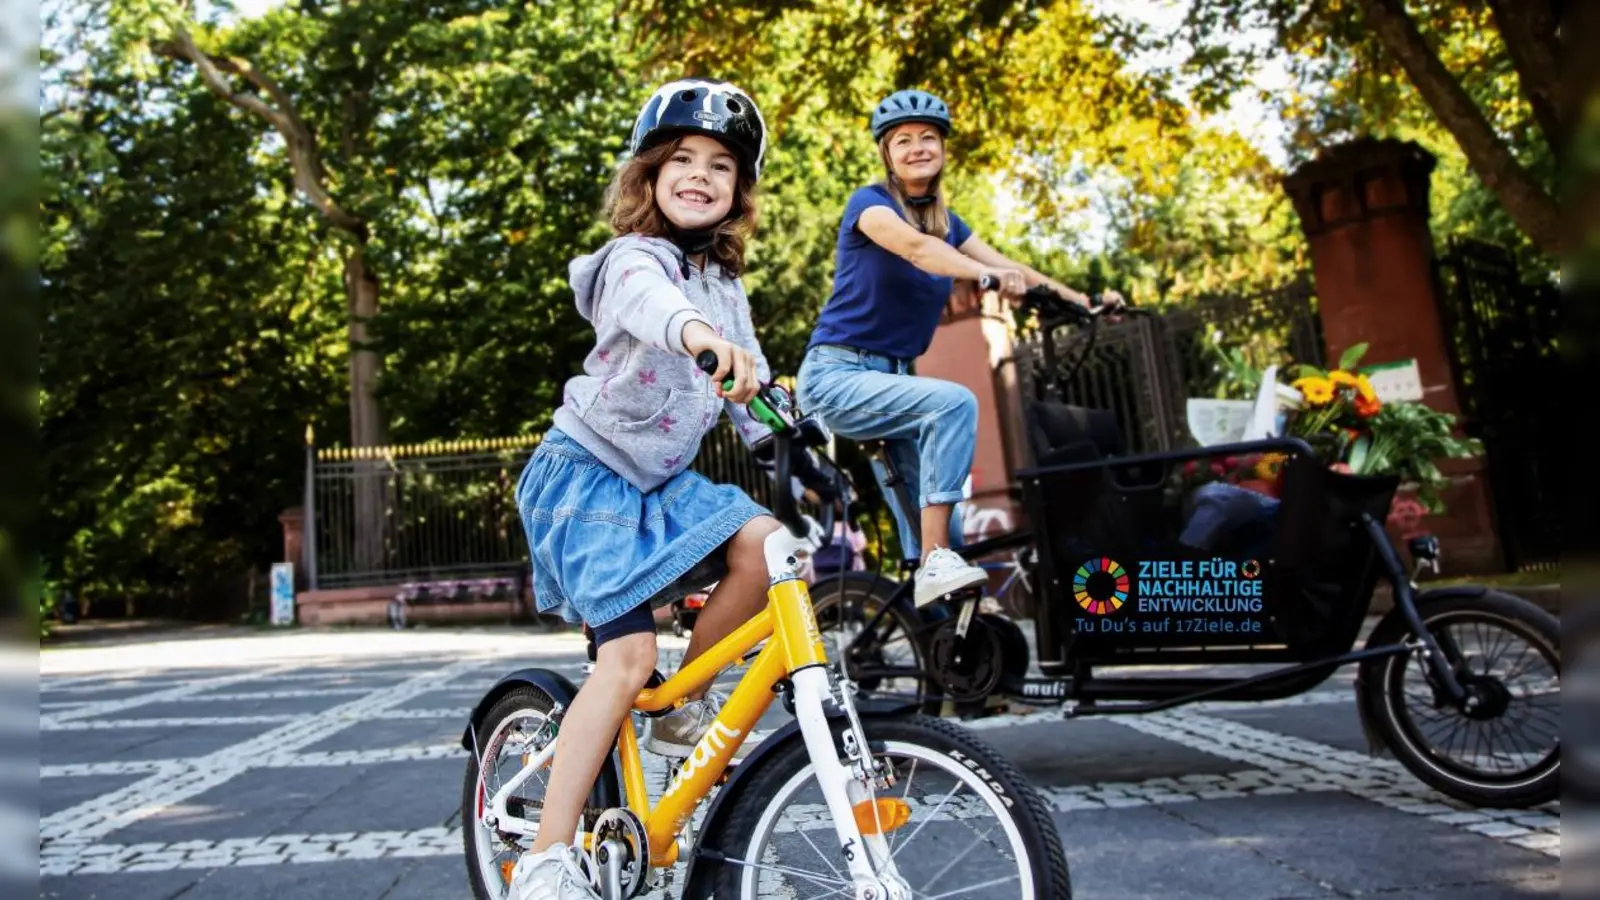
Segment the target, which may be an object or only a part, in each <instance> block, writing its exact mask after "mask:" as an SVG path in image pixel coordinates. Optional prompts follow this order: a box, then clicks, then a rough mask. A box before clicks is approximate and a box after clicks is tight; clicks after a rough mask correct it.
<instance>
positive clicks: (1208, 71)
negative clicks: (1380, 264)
mask: <svg viewBox="0 0 1600 900" xmlns="http://www.w3.org/2000/svg"><path fill="white" fill-rule="evenodd" d="M1562 16H1563V5H1562V4H1560V3H1557V2H1554V0H1471V2H1460V0H1411V2H1409V3H1408V2H1404V0H1315V2H1312V3H1309V4H1307V3H1294V2H1289V0H1241V2H1235V0H1191V2H1190V4H1189V7H1188V15H1187V22H1186V29H1185V30H1184V32H1183V34H1182V35H1181V36H1180V38H1179V39H1180V40H1183V41H1186V42H1188V44H1189V46H1190V49H1191V52H1190V54H1189V58H1188V61H1187V63H1186V69H1187V71H1188V73H1189V74H1191V75H1193V76H1195V77H1197V78H1198V79H1199V80H1200V85H1199V89H1198V90H1197V91H1196V98H1197V101H1198V102H1199V103H1201V104H1202V105H1203V106H1204V107H1206V108H1215V107H1217V106H1218V105H1220V104H1221V103H1223V102H1224V101H1225V98H1226V97H1228V96H1229V95H1230V94H1231V93H1232V92H1234V91H1236V90H1240V89H1244V88H1245V87H1246V86H1247V85H1248V83H1249V81H1250V79H1251V78H1252V77H1253V75H1254V74H1255V73H1256V72H1257V71H1258V67H1259V65H1260V63H1261V62H1262V60H1263V57H1264V56H1266V55H1269V54H1279V55H1281V56H1282V58H1283V59H1285V60H1286V61H1287V62H1288V63H1289V64H1290V67H1291V69H1292V71H1293V72H1294V73H1295V74H1296V75H1297V76H1298V77H1299V80H1300V89H1299V91H1297V92H1295V93H1294V94H1292V95H1290V96H1287V97H1279V98H1274V99H1276V100H1277V101H1278V102H1280V103H1281V105H1282V107H1283V108H1284V111H1285V113H1286V115H1287V116H1288V117H1289V118H1290V120H1291V121H1292V122H1293V123H1294V124H1295V126H1296V135H1295V140H1296V144H1297V146H1298V147H1299V148H1300V149H1301V150H1302V152H1304V151H1305V150H1308V149H1310V148H1313V147H1315V146H1317V145H1319V144H1323V143H1326V142H1330V141H1333V140H1338V139H1341V138H1343V137H1347V136H1351V135H1358V134H1373V135H1378V136H1390V135H1393V136H1401V137H1418V138H1419V139H1421V140H1423V141H1424V142H1425V143H1427V144H1428V145H1429V146H1430V149H1433V150H1435V152H1439V153H1442V154H1443V155H1445V156H1447V160H1446V162H1447V165H1446V167H1445V169H1446V177H1447V178H1449V177H1452V172H1451V170H1452V169H1455V170H1456V171H1460V170H1470V171H1471V173H1472V174H1473V175H1474V176H1475V178H1476V181H1477V183H1478V185H1481V190H1482V191H1483V192H1485V193H1486V194H1488V195H1489V196H1492V197H1493V198H1494V200H1495V201H1496V202H1497V203H1498V205H1499V207H1500V208H1501V209H1502V210H1503V211H1504V215H1505V217H1506V218H1507V219H1508V220H1509V222H1510V223H1511V227H1512V228H1514V229H1515V232H1517V233H1520V234H1521V235H1523V236H1525V239H1526V241H1527V242H1528V243H1529V244H1530V245H1531V246H1532V247H1534V248H1537V250H1538V251H1539V252H1541V253H1543V254H1545V255H1546V256H1547V258H1549V257H1555V256H1557V255H1559V253H1560V251H1561V246H1562V238H1561V231H1560V228H1559V226H1558V222H1559V216H1558V212H1557V209H1558V207H1557V203H1556V200H1555V189H1554V178H1555V171H1556V168H1557V166H1558V164H1559V162H1560V160H1561V159H1562V158H1563V157H1564V156H1565V155H1566V154H1567V152H1568V149H1569V145H1570V143H1571V136H1572V133H1573V129H1574V127H1575V125H1576V123H1577V121H1578V118H1579V116H1580V115H1581V112H1582V108H1581V103H1582V97H1581V94H1580V92H1579V91H1578V90H1576V89H1572V88H1571V85H1570V83H1569V85H1568V89H1566V90H1563V87H1562V82H1561V80H1560V77H1559V72H1558V67H1557V60H1558V59H1559V58H1560V57H1561V55H1562V54H1563V50H1564V45H1565V48H1566V49H1570V48H1574V47H1576V46H1577V44H1575V43H1573V40H1574V39H1573V37H1572V30H1571V29H1570V28H1564V27H1563V26H1562ZM1257 28H1265V29H1268V30H1269V31H1270V32H1271V33H1272V34H1274V35H1275V38H1276V40H1275V42H1274V49H1273V50H1270V51H1268V50H1266V49H1264V48H1254V49H1251V48H1243V49H1241V48H1240V47H1239V46H1238V45H1237V44H1236V42H1235V37H1236V36H1237V35H1238V34H1239V33H1240V32H1242V31H1248V30H1252V29H1257ZM1441 145H1443V146H1441ZM1450 156H1454V157H1456V158H1458V159H1459V160H1460V161H1461V162H1460V164H1459V166H1457V165H1455V163H1454V160H1450V159H1448V157H1450ZM1455 177H1459V176H1455ZM1458 198H1459V200H1458ZM1447 199H1448V203H1447V207H1448V206H1449V205H1452V204H1455V203H1457V202H1459V206H1457V207H1456V208H1454V209H1452V210H1450V213H1451V216H1452V220H1453V221H1454V222H1457V223H1460V222H1474V221H1475V222H1481V223H1486V224H1487V227H1488V228H1489V229H1491V230H1498V226H1497V225H1496V224H1495V223H1493V222H1492V220H1491V219H1490V217H1488V216H1487V215H1486V213H1487V212H1488V210H1487V204H1486V203H1485V202H1484V198H1483V197H1481V196H1472V192H1471V191H1469V190H1467V189H1465V188H1458V189H1457V190H1455V191H1454V192H1453V193H1451V194H1447Z"/></svg>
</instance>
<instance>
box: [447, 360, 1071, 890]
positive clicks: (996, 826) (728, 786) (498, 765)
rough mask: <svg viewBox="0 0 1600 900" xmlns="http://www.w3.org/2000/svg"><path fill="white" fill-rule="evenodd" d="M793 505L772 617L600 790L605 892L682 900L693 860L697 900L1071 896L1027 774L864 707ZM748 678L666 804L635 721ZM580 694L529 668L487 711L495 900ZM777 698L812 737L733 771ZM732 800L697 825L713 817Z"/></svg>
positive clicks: (811, 530) (937, 728)
mask: <svg viewBox="0 0 1600 900" xmlns="http://www.w3.org/2000/svg"><path fill="white" fill-rule="evenodd" d="M701 365H702V367H704V366H705V362H704V361H703V360H702V361H701ZM711 365H712V367H713V368H714V366H715V362H714V360H713V361H712V363H711ZM792 408H793V407H792V403H791V402H790V401H789V399H788V398H787V396H786V395H784V394H783V393H782V392H781V389H780V388H775V387H774V388H768V389H766V390H763V391H762V392H761V394H760V395H758V396H757V398H756V399H754V400H752V401H751V403H750V405H749V409H750V411H751V413H752V414H753V415H754V416H755V417H756V418H757V419H758V420H759V421H762V422H763V423H764V424H766V425H767V426H768V427H770V428H771V429H772V430H773V436H772V441H773V442H774V447H773V448H772V449H773V451H774V452H773V458H774V461H775V463H776V468H777V472H776V475H777V483H778V484H779V485H786V484H788V483H789V473H788V460H789V449H790V444H791V442H795V441H798V442H801V443H803V444H806V445H807V446H816V445H817V444H819V443H820V438H821V435H822V432H821V429H820V428H818V427H816V426H815V425H814V424H813V423H812V422H811V421H810V420H808V419H799V420H796V419H795V418H793V417H792V416H791V415H790V412H789V411H790V410H791V409H792ZM774 495H775V496H776V497H777V501H776V502H775V504H774V506H775V507H776V509H774V514H775V515H776V516H777V517H778V519H779V520H780V521H782V522H783V523H784V525H785V526H787V527H786V528H783V529H780V530H778V531H776V532H774V533H773V534H772V536H771V537H769V538H768V539H767V542H766V547H765V554H766V560H767V567H768V571H769V572H770V573H771V585H770V587H769V588H768V592H767V597H768V603H767V608H766V609H765V610H763V611H762V612H761V613H760V614H759V615H757V616H756V617H755V618H753V619H751V620H750V621H749V622H746V623H745V624H744V625H743V626H741V627H740V628H738V629H737V630H735V631H734V632H733V633H732V634H730V635H728V637H726V638H724V639H723V640H722V641H720V642H719V643H717V644H716V645H715V646H714V647H712V648H710V649H709V650H707V651H706V652H705V653H704V654H702V655H701V656H700V657H698V658H697V659H695V660H693V661H692V662H690V663H689V664H687V665H685V666H684V667H683V668H682V669H681V670H680V671H679V672H678V673H677V674H675V675H673V676H672V677H671V678H667V679H664V680H663V679H661V678H660V676H659V674H658V676H657V677H656V678H654V679H652V681H651V685H650V686H649V687H647V688H646V689H645V690H644V691H642V692H641V693H640V694H639V697H638V699H637V700H636V701H635V702H634V707H633V715H632V716H630V717H629V720H628V721H626V722H625V723H624V724H623V727H622V728H621V730H620V731H619V733H618V735H617V745H616V752H615V753H614V754H613V755H612V756H611V758H610V759H609V760H608V762H607V763H606V764H605V765H604V766H603V767H602V769H601V772H600V776H599V778H597V779H596V781H595V784H594V786H593V788H592V790H591V792H590V795H589V799H588V803H587V805H586V806H585V809H584V815H583V817H582V819H581V822H580V826H579V834H578V835H577V836H576V840H575V846H581V847H582V848H583V849H584V851H585V857H586V862H587V866H586V869H587V872H588V874H589V876H590V878H591V880H592V883H593V886H594V888H595V889H596V891H597V892H599V894H600V896H602V897H604V898H606V900H623V898H629V897H637V896H640V895H642V894H644V893H645V892H647V891H652V890H655V889H657V888H660V887H663V886H665V885H664V882H665V880H666V878H667V875H666V873H668V872H669V871H671V870H672V869H673V867H674V866H675V865H676V864H678V863H680V862H681V863H684V864H685V871H684V872H683V885H682V891H681V896H682V897H685V898H702V897H703V898H709V897H713V896H714V897H718V898H734V897H739V898H747V900H754V898H769V897H781V898H805V897H853V898H856V900H910V898H918V900H934V898H945V897H951V898H954V897H960V898H1007V900H1019V898H1020V900H1063V898H1070V897H1071V895H1072V892H1071V885H1070V880H1069V878H1068V874H1067V863H1066V858H1065V856H1064V855H1063V853H1062V849H1061V838H1060V835H1059V834H1058V832H1057V831H1056V827H1055V824H1054V822H1053V821H1052V820H1051V817H1050V812H1049V810H1048V808H1047V807H1046V805H1045V803H1044V801H1043V799H1042V798H1041V797H1040V795H1039V794H1038V793H1037V792H1036V791H1035V790H1034V788H1033V787H1032V786H1031V785H1030V784H1028V782H1027V781H1026V780H1025V779H1024V778H1023V776H1022V775H1021V774H1020V773H1019V772H1017V770H1016V769H1015V768H1014V767H1013V766H1012V765H1010V764H1009V763H1008V762H1007V761H1006V760H1005V759H1004V758H1003V757H1001V756H1000V754H999V753H997V752H996V751H995V750H994V749H992V748H991V747H989V746H988V745H987V744H985V743H984V742H982V741H980V740H978V738H977V737H976V736H974V735H973V734H972V733H970V732H968V731H966V730H965V729H963V728H961V727H960V726H958V725H955V724H953V723H951V722H948V721H944V720H939V719H933V718H929V717H925V716H921V715H917V714H915V713H914V712H913V710H914V706H912V705H909V704H896V705H893V706H889V705H869V703H868V702H867V701H864V700H860V699H857V698H856V697H855V693H856V692H855V691H854V690H853V688H852V686H851V685H849V684H847V683H844V681H843V675H842V674H841V673H840V672H839V671H838V670H837V667H835V666H832V665H830V664H829V660H828V658H827V654H826V652H825V649H824V645H823V640H822V635H821V633H820V631H819V629H818V626H817V619H816V615H815V613H814V612H813V610H812V607H811V598H810V595H809V593H808V591H807V587H806V583H805V582H804V581H803V580H801V579H800V578H799V577H798V576H797V575H796V573H795V570H796V566H797V563H798V562H799V560H801V559H802V558H803V555H804V554H806V553H809V552H810V551H811V550H812V549H813V548H815V547H817V546H820V542H821V541H822V540H825V539H826V537H825V536H826V535H827V534H828V532H827V531H826V530H824V529H822V528H821V527H819V526H818V525H817V523H815V522H812V521H810V520H808V519H807V518H806V517H804V516H802V515H800V513H799V511H798V510H797V509H796V507H795V504H794V502H793V500H792V499H791V498H790V497H789V496H788V492H787V491H784V490H778V491H775V492H774ZM741 663H744V664H747V669H746V671H745V673H744V675H743V677H742V678H741V679H740V681H739V683H738V686H737V687H736V688H735V689H734V690H733V691H732V693H731V694H730V696H729V697H728V700H727V702H726V703H724V704H723V706H722V708H721V709H720V710H719V711H718V713H717V716H716V719H715V720H714V722H713V723H712V725H711V728H710V730H709V731H707V732H706V734H705V736H704V737H703V738H702V739H701V741H700V743H699V745H698V746H696V747H695V749H694V752H693V753H692V754H691V755H690V757H689V758H688V759H686V760H682V761H681V762H679V763H678V764H677V771H676V773H675V774H674V775H673V777H672V780H671V783H670V784H669V785H668V786H667V788H666V790H665V791H664V792H663V793H662V794H661V796H660V798H659V800H657V801H656V802H655V803H654V804H652V799H651V796H650V794H649V791H648V789H647V785H646V783H645V782H646V779H645V774H644V767H643V765H642V762H641V758H640V748H639V741H638V736H637V733H636V731H635V726H636V724H637V723H638V721H639V720H640V718H641V717H648V716H656V715H661V714H664V713H666V712H669V711H671V710H672V709H674V708H675V706H676V705H677V704H679V703H680V702H681V701H682V700H683V699H684V698H685V696H686V695H687V693H688V691H689V690H691V689H693V688H694V687H695V686H697V685H701V684H705V683H707V682H709V681H710V680H711V679H712V678H713V677H714V676H716V675H717V673H719V672H721V671H722V670H723V669H725V668H727V667H729V666H732V665H736V664H741ZM576 695H577V687H576V686H575V685H574V684H573V683H572V682H571V681H569V680H568V679H567V678H565V677H564V676H562V675H561V674H559V673H557V672H553V671H550V670H548V669H523V670H520V671H517V672H514V673H511V674H509V675H507V676H505V677H504V678H502V679H500V681H499V682H498V683H497V684H496V685H495V686H494V687H493V688H491V689H490V691H489V692H488V693H487V694H486V695H485V696H484V697H483V699H482V700H480V701H479V703H478V705H477V707H476V708H475V709H474V710H473V712H472V717H471V722H470V724H469V725H468V726H467V729H466V732H465V734H464V735H463V736H462V743H463V745H464V746H465V747H466V748H467V749H468V750H469V751H471V753H472V757H471V760H470V761H469V762H468V765H467V772H466V779H465V784H464V786H463V796H462V816H461V819H462V830H463V832H464V838H463V843H464V845H465V851H466V859H467V869H468V873H469V876H470V878H471V881H472V889H473V893H474V895H475V896H476V897H477V898H479V900H503V898H505V897H507V895H508V886H509V884H510V880H511V871H512V868H513V867H514V866H515V865H516V861H517V859H518V857H519V856H520V855H521V853H522V852H523V851H524V850H525V849H526V848H527V847H528V846H530V845H531V844H532V842H533V839H534V836H535V835H536V834H537V832H538V829H539V818H540V809H541V807H542V801H543V797H544V788H545V784H546V778H547V777H548V775H549V772H550V769H549V763H550V761H551V759H552V757H553V755H554V753H555V750H556V747H557V745H558V744H559V743H560V733H561V717H562V715H563V713H564V711H565V709H566V708H567V706H568V705H569V704H570V703H571V702H572V698H573V697H575V696H576ZM775 697H781V699H782V702H783V703H784V705H785V708H787V709H788V710H789V711H790V713H792V714H793V716H794V720H793V721H791V722H789V723H787V724H785V725H784V726H783V727H782V728H780V729H778V730H776V731H775V732H773V733H772V734H771V735H769V736H767V737H766V738H765V739H764V740H762V741H761V742H760V743H759V744H758V745H757V746H755V747H754V748H753V749H752V751H751V753H750V754H749V756H748V757H747V758H746V759H744V760H743V761H742V762H739V763H737V764H734V763H733V758H734V754H735V753H736V752H737V751H738V749H739V747H740V745H741V744H743V742H744V741H745V739H746V738H748V737H749V735H750V733H751V731H752V730H753V729H754V728H755V727H756V724H757V722H758V721H759V720H760V719H761V717H762V715H763V714H764V713H765V712H766V711H767V710H768V708H769V707H770V705H771V703H772V701H773V699H774V698H775ZM718 786H720V790H717V791H716V795H715V797H714V798H713V799H712V800H711V803H710V805H709V806H708V807H707V809H706V810H705V814H704V816H703V818H702V820H701V821H700V823H699V825H698V827H696V826H695V825H694V824H693V823H692V819H693V815H694V813H695V811H696V809H697V808H698V807H699V805H700V803H701V801H703V800H705V799H706V798H707V796H708V795H710V794H711V793H712V791H713V789H715V788H717V787H718Z"/></svg>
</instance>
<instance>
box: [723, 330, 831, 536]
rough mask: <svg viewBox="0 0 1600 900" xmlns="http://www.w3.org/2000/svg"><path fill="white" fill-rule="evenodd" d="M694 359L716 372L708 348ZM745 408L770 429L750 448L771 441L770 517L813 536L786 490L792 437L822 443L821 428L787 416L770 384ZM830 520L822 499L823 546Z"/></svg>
mask: <svg viewBox="0 0 1600 900" xmlns="http://www.w3.org/2000/svg"><path fill="white" fill-rule="evenodd" d="M694 362H695V365H697V366H699V367H700V371H702V372H704V373H706V375H708V376H711V375H715V374H717V355H716V354H715V353H713V352H711V351H710V350H703V351H701V352H700V354H699V355H698V356H696V357H695V359H694ZM732 387H733V379H732V378H727V377H725V378H723V381H722V389H723V390H724V391H726V390H730V389H731V388H732ZM745 409H746V410H748V411H749V413H750V417H751V418H753V419H755V420H756V421H757V422H760V423H761V424H763V425H765V426H767V427H768V428H770V429H772V435H771V437H769V438H763V439H762V440H761V441H757V442H756V444H755V447H753V448H752V449H753V450H756V451H757V453H758V455H759V448H760V447H761V446H762V444H763V443H765V442H766V441H771V442H772V465H773V469H774V471H773V476H774V478H775V480H776V481H777V489H776V490H775V491H773V498H774V499H773V504H772V505H773V507H774V508H773V510H772V514H773V517H774V518H776V519H777V520H778V521H779V522H782V523H783V524H784V527H786V528H788V529H789V533H790V534H793V535H794V536H795V537H798V538H810V537H813V535H812V534H811V529H810V528H808V527H807V526H806V520H805V517H804V516H802V515H801V514H800V510H799V508H798V506H797V505H796V503H795V500H794V496H793V494H792V493H791V491H790V481H791V477H790V459H789V454H790V452H792V450H793V448H794V443H795V441H796V439H798V440H799V441H800V444H801V446H802V447H805V446H812V445H820V444H821V443H823V442H824V441H823V436H822V432H821V429H819V428H817V427H816V426H815V423H812V422H810V420H808V419H804V418H802V419H801V420H800V421H799V422H796V421H795V420H794V419H793V418H791V417H790V416H789V415H788V413H786V412H785V411H784V409H785V404H782V403H779V402H778V401H777V398H775V397H774V396H773V393H772V386H771V385H762V386H761V389H760V390H758V391H757V392H756V395H755V396H754V397H752V398H750V402H749V403H746V404H745ZM833 522H834V510H833V504H831V503H828V502H826V501H824V502H823V504H822V522H821V523H819V528H820V529H821V531H822V534H821V539H820V542H821V545H822V546H824V547H826V546H827V545H828V544H829V543H831V542H832V540H833Z"/></svg>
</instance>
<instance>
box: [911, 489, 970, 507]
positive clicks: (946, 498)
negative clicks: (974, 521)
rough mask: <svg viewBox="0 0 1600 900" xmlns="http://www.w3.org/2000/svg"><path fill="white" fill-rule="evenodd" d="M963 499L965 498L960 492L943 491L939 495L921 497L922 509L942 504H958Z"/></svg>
mask: <svg viewBox="0 0 1600 900" xmlns="http://www.w3.org/2000/svg"><path fill="white" fill-rule="evenodd" d="M964 499H966V497H965V496H963V495H962V493H961V492H960V491H945V492H944V493H941V494H929V495H928V496H926V497H923V498H922V506H923V508H924V509H926V508H927V507H930V506H938V505H940V504H942V503H960V502H961V501H962V500H964Z"/></svg>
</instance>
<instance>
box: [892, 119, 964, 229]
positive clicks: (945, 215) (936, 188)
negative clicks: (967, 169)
mask: <svg viewBox="0 0 1600 900" xmlns="http://www.w3.org/2000/svg"><path fill="white" fill-rule="evenodd" d="M892 137H894V129H890V130H889V132H888V133H887V134H885V135H884V136H883V139H882V140H880V141H878V155H879V156H880V157H882V158H883V171H884V177H883V186H884V187H885V188H887V189H888V191H889V196H891V197H893V198H894V202H895V205H896V206H899V207H900V212H902V213H904V214H905V216H906V218H907V219H908V220H909V221H910V222H911V224H912V225H915V226H916V227H917V228H918V229H920V230H921V231H922V232H923V233H925V234H931V235H933V236H934V237H936V238H939V239H940V240H943V239H944V238H945V237H946V236H947V235H948V234H949V233H950V207H949V206H948V205H946V204H945V202H944V184H943V182H944V169H943V168H942V167H941V168H940V169H939V174H937V175H935V176H933V183H931V184H929V185H928V193H927V194H925V195H924V196H927V197H932V198H933V202H932V203H924V204H920V205H917V206H913V205H911V202H910V195H909V194H907V193H906V189H905V185H903V184H901V183H900V179H899V178H897V177H895V174H894V162H893V160H892V159H891V158H890V156H889V139H890V138H892ZM939 143H940V145H941V146H943V144H944V137H943V136H942V135H941V136H940V138H939Z"/></svg>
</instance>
